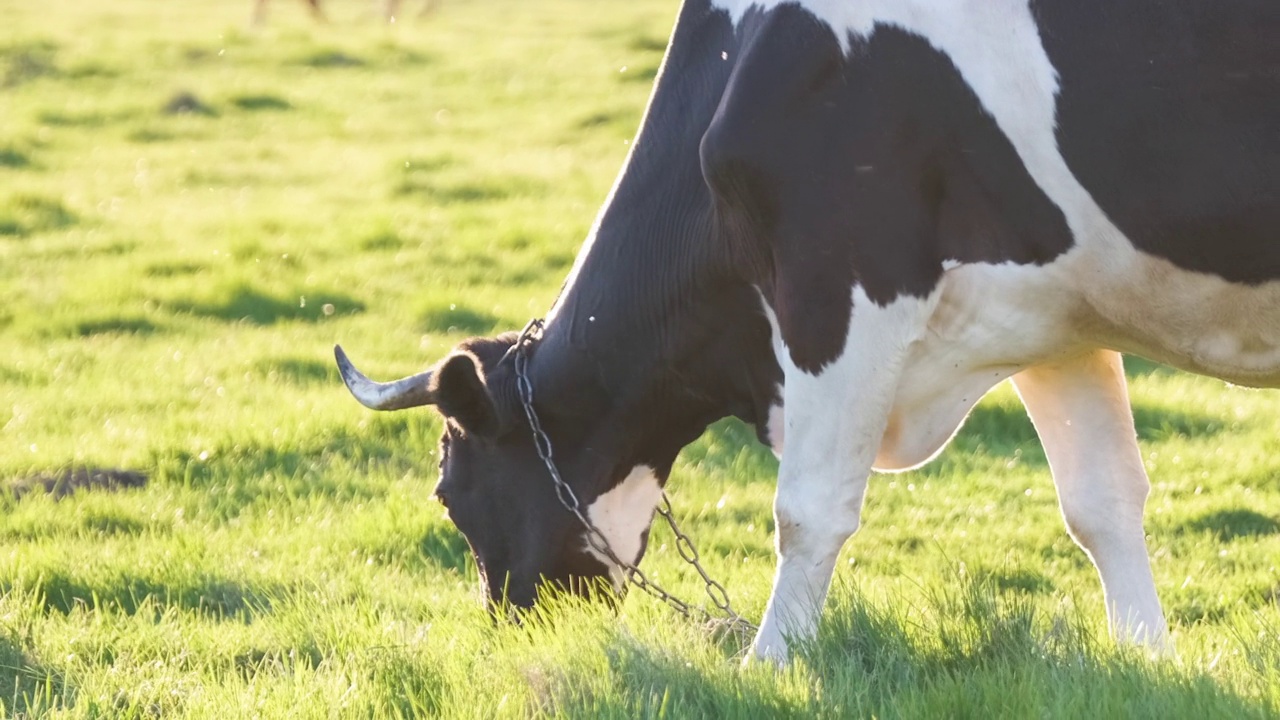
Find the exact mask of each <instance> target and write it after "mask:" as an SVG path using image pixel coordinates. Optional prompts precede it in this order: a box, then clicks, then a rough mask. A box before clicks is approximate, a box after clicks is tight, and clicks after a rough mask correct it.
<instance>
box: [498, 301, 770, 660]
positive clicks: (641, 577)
mask: <svg viewBox="0 0 1280 720" xmlns="http://www.w3.org/2000/svg"><path fill="white" fill-rule="evenodd" d="M542 327H543V323H542V320H541V319H539V318H534V319H533V320H530V321H529V324H528V325H526V326H525V328H524V330H522V331H521V332H520V336H519V338H517V339H516V342H515V345H513V346H512V347H511V351H510V352H509V353H508V355H509V356H511V357H512V358H513V360H514V362H515V370H516V388H517V390H518V391H519V393H520V404H521V405H522V406H523V407H524V415H525V418H526V419H527V420H528V421H529V428H530V430H531V431H532V432H533V446H534V449H535V450H536V451H537V453H538V457H539V458H541V459H542V464H543V465H545V466H546V468H547V472H548V473H549V474H550V475H551V481H552V482H553V483H554V484H555V489H556V497H557V498H559V500H560V504H561V505H564V507H565V509H567V510H568V511H569V512H571V513H573V515H574V517H576V518H578V522H580V523H582V526H583V527H584V528H586V539H587V543H588V544H589V545H590V546H591V548H592V549H593V550H595V551H597V552H599V553H600V554H601V555H604V556H605V557H607V558H609V560H610V561H611V562H613V563H614V565H616V566H617V567H619V568H622V570H623V572H624V573H626V576H627V582H628V583H630V584H631V585H634V586H636V587H638V588H640V589H641V590H643V591H644V592H646V593H648V594H649V595H651V596H653V597H655V598H657V599H658V600H659V601H661V602H663V603H666V604H667V605H668V606H670V607H671V608H673V609H674V610H675V611H676V612H679V613H680V614H681V615H683V616H685V617H686V618H689V619H694V618H695V615H696V616H697V619H700V620H702V621H704V622H710V623H726V624H727V626H728V629H729V630H731V631H736V632H738V633H740V634H743V635H748V634H751V633H754V632H755V631H756V630H757V629H758V628H756V626H755V625H753V624H752V623H750V622H748V621H747V620H746V619H745V618H743V617H742V616H741V615H739V614H738V613H737V612H735V611H734V609H733V606H732V605H731V604H730V603H729V593H728V591H726V590H725V589H724V586H723V585H721V584H720V583H718V582H716V581H715V580H714V579H713V578H712V577H711V576H710V575H709V574H708V573H707V571H706V569H705V568H703V567H702V562H701V556H700V555H699V554H698V549H697V548H696V547H694V545H693V541H692V540H691V539H689V536H688V535H686V534H684V533H683V532H681V530H680V527H679V526H678V525H677V524H676V519H675V515H674V514H672V511H671V502H670V501H669V500H668V499H667V494H666V493H665V492H664V493H663V494H662V504H661V505H660V506H659V507H658V508H657V513H658V514H659V515H661V516H662V518H663V519H664V520H666V521H667V525H669V526H670V527H671V532H672V533H673V534H674V535H675V538H676V550H677V551H678V552H679V553H680V557H682V558H684V560H685V561H686V562H688V563H689V564H690V565H692V566H693V567H694V569H696V570H697V571H698V575H700V576H701V577H702V582H703V583H704V584H705V586H706V590H707V596H708V597H710V598H711V602H713V603H715V605H716V607H718V608H720V610H721V611H722V612H723V613H724V614H725V615H726V617H725V618H716V617H714V616H713V615H712V614H711V613H709V612H707V610H706V609H705V608H702V607H694V606H692V605H690V604H689V603H687V602H685V601H683V600H681V599H680V598H678V597H676V596H675V595H672V594H671V593H669V592H667V591H666V590H663V589H662V588H661V587H660V586H659V585H658V584H657V583H655V582H654V581H652V580H650V579H649V577H648V576H647V575H645V574H644V571H643V570H641V569H640V568H639V567H637V566H636V565H634V564H632V563H629V562H625V561H623V560H622V559H621V558H619V557H618V555H617V553H615V552H614V551H613V548H612V547H610V546H609V540H608V539H607V538H606V537H605V536H604V533H603V532H601V531H600V528H598V527H596V526H595V524H594V523H592V522H591V520H590V518H588V517H587V515H586V513H585V512H583V508H582V502H581V501H580V500H578V495H577V493H575V492H574V491H573V488H572V487H570V486H569V483H567V482H565V481H564V478H562V477H560V471H559V469H557V467H556V464H555V458H554V455H553V451H552V448H551V438H549V437H548V436H547V433H546V431H544V430H543V429H542V423H541V422H540V421H539V420H538V414H537V413H536V412H534V409H533V381H532V380H530V379H529V354H528V349H529V346H530V345H532V344H533V342H534V340H535V339H536V337H537V336H539V335H541V334H542Z"/></svg>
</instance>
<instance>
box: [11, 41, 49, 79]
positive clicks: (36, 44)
mask: <svg viewBox="0 0 1280 720" xmlns="http://www.w3.org/2000/svg"><path fill="white" fill-rule="evenodd" d="M57 53H58V46H57V44H56V43H53V42H50V41H48V40H34V41H28V42H18V43H14V44H7V45H4V46H0V87H3V88H14V87H17V86H19V85H22V84H24V83H28V82H31V81H33V80H38V79H40V78H44V77H53V76H56V75H57V74H58V67H57V63H56V62H55V59H56V56H57Z"/></svg>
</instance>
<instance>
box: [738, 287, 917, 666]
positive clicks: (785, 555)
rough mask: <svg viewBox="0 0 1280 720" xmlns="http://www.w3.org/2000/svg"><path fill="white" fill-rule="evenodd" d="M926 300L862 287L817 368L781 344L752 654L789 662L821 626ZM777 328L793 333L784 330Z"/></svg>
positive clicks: (776, 330)
mask: <svg viewBox="0 0 1280 720" xmlns="http://www.w3.org/2000/svg"><path fill="white" fill-rule="evenodd" d="M925 305H926V302H925V301H922V300H919V299H916V298H908V299H904V300H899V301H896V302H894V303H892V304H890V305H889V306H888V307H880V306H877V305H874V304H873V303H871V302H870V301H869V300H868V299H867V298H866V296H865V295H862V296H861V297H860V298H859V297H858V293H857V292H856V293H855V300H854V308H853V315H852V318H851V320H850V323H849V330H848V335H847V339H846V341H845V347H844V350H843V352H842V354H841V356H840V357H839V358H837V359H836V360H835V361H834V362H832V363H830V364H828V365H826V366H825V367H824V368H823V369H822V370H821V371H820V372H818V373H817V374H812V373H809V372H806V371H804V370H801V369H799V368H797V367H796V365H795V363H793V362H792V359H791V356H790V354H789V351H788V350H787V348H786V347H779V348H778V359H779V362H780V363H781V365H782V367H783V373H784V376H785V383H786V384H785V387H784V389H783V416H784V425H785V431H784V432H785V437H786V440H785V446H784V449H783V451H782V461H781V465H780V467H779V471H778V490H777V496H776V498H775V500H774V518H775V520H776V527H777V531H776V532H777V537H776V542H777V550H778V570H777V575H776V576H775V578H774V581H773V592H772V593H771V595H770V596H769V605H768V607H767V608H766V609H765V614H764V619H763V621H762V622H761V624H760V631H759V633H758V634H757V635H756V639H755V643H754V645H753V651H754V655H755V656H756V657H759V658H766V659H769V660H773V661H775V662H779V663H781V662H786V661H787V660H788V656H789V652H790V650H789V647H788V644H789V641H790V640H794V639H807V638H811V637H813V636H814V634H815V633H816V632H817V627H818V620H819V617H820V615H821V612H822V606H823V604H824V602H825V601H826V596H827V590H828V587H829V585H830V583H831V576H832V573H833V572H834V570H835V564H836V559H837V557H838V555H839V554H840V549H841V547H842V546H843V545H844V542H845V540H847V539H848V538H849V536H850V535H852V534H853V533H854V531H856V530H857V529H858V524H859V522H860V518H861V514H862V499H863V495H864V493H865V491H866V487H867V477H868V475H869V474H870V472H871V464H872V462H873V461H874V459H875V456H876V452H877V450H878V449H879V447H880V443H881V440H882V439H883V437H884V431H885V427H886V425H887V423H888V417H889V412H890V410H891V409H892V406H893V398H894V394H895V392H896V389H897V383H898V378H899V377H900V374H901V370H902V366H903V362H904V359H905V357H906V351H907V348H908V347H909V346H910V343H911V339H912V338H914V337H915V336H917V335H918V334H919V333H921V332H923V328H924V325H925V317H926V314H925V312H924V311H923V307H924V306H925ZM784 322H785V320H784ZM781 335H782V337H786V336H787V335H788V333H787V331H786V328H785V327H784V328H782V330H781ZM774 336H775V338H776V337H778V336H779V330H778V327H777V323H776V322H775V330H774Z"/></svg>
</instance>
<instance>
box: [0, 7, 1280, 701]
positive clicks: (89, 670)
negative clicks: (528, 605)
mask: <svg viewBox="0 0 1280 720" xmlns="http://www.w3.org/2000/svg"><path fill="white" fill-rule="evenodd" d="M300 5H301V3H290V2H285V1H284V0H277V2H276V3H274V4H273V9H272V17H271V21H270V24H269V25H268V26H267V27H266V28H264V29H260V30H251V29H249V27H248V24H247V23H248V18H249V11H250V7H249V3H248V2H247V0H246V2H244V3H239V2H214V1H213V0H190V1H188V2H181V3H157V2H146V1H145V0H116V1H114V2H111V3H86V2H81V1H80V0H49V1H48V2H43V3H21V2H17V1H16V0H0V18H3V20H0V23H3V27H2V28H0V349H2V350H3V352H2V353H0V480H3V481H4V482H5V483H6V485H8V486H11V487H12V486H14V484H15V483H19V484H20V483H23V482H26V484H25V485H22V487H29V488H34V487H36V486H35V485H32V484H31V483H30V482H29V481H26V479H28V478H31V477H32V476H34V475H40V474H44V475H47V476H56V475H58V474H59V473H61V472H63V471H66V470H68V469H71V468H75V467H83V466H101V467H118V468H131V469H137V470H141V471H144V472H146V473H148V475H149V481H148V483H147V484H146V486H145V487H142V488H125V489H117V490H114V491H108V490H103V489H91V490H80V491H77V492H74V493H72V494H69V495H66V496H65V497H62V498H61V499H57V498H55V497H52V496H49V495H47V494H46V493H44V492H43V491H42V490H32V491H29V492H26V493H25V494H22V495H21V497H20V498H19V497H15V496H13V495H14V494H13V493H3V494H0V549H2V550H3V551H2V552H0V591H2V592H0V703H3V705H4V709H5V711H6V713H7V714H10V715H12V714H17V713H20V712H22V713H26V714H27V715H28V716H59V717H61V716H67V717H112V718H117V717H125V718H127V717H139V718H141V717H157V716H164V717H170V716H174V717H192V718H202V717H207V718H225V717H252V716H261V717H334V716H337V717H426V716H441V717H458V718H471V717H474V718H490V717H525V716H528V715H537V714H547V715H550V714H562V715H568V716H571V717H627V718H630V717H636V716H666V717H766V716H779V717H785V716H799V717H813V716H819V717H849V716H855V717H856V716H869V715H876V716H882V717H935V716H948V717H950V716H975V717H988V716H993V715H1003V716H1010V717H1024V716H1055V717H1082V716H1105V717H1117V716H1126V717H1128V716H1138V717H1160V718H1165V717H1174V716H1182V717H1195V718H1200V717H1263V716H1268V715H1271V716H1274V715H1275V714H1277V713H1280V571H1277V558H1280V439H1278V437H1277V436H1278V433H1277V428H1280V409H1278V406H1277V400H1276V397H1277V396H1276V394H1275V393H1264V392H1254V391H1248V390H1243V389H1239V388H1230V387H1226V386H1224V385H1223V384H1221V383H1218V382H1216V381H1211V380H1206V379H1202V378H1194V377H1191V376H1187V375H1183V374H1178V373H1173V372H1168V371H1164V370H1162V369H1160V368H1157V367H1154V366H1152V365H1150V364H1147V363H1144V362H1141V361H1135V362H1133V363H1131V368H1130V369H1131V377H1132V380H1133V398H1134V404H1135V411H1136V416H1137V420H1138V425H1139V433H1140V436H1141V439H1142V442H1143V456H1144V459H1145V461H1146V463H1147V467H1148V470H1149V471H1150V472H1151V474H1152V478H1153V485H1154V488H1153V492H1152V497H1151V501H1150V504H1149V510H1148V521H1147V528H1148V533H1149V544H1150V548H1151V551H1152V556H1153V563H1154V569H1155V575H1156V582H1157V585H1158V587H1159V589H1160V592H1161V594H1162V596H1163V598H1164V601H1165V606H1166V609H1167V611H1168V614H1169V617H1170V620H1171V623H1172V627H1173V633H1174V641H1175V644H1176V646H1177V649H1178V653H1177V656H1176V657H1175V658H1171V659H1170V658H1166V659H1156V660H1152V659H1150V658H1147V657H1144V656H1142V655H1141V654H1140V653H1134V652H1126V651H1123V650H1119V649H1117V648H1115V647H1114V646H1113V644H1112V643H1111V642H1110V641H1109V640H1108V639H1107V637H1106V628H1105V620H1104V617H1103V611H1102V599H1101V590H1100V588H1099V587H1098V582H1097V579H1096V575H1095V573H1094V571H1093V568H1092V567H1091V566H1090V565H1089V563H1088V560H1087V558H1086V557H1085V556H1084V554H1083V553H1082V552H1081V551H1080V550H1079V549H1078V548H1076V547H1075V545H1074V544H1073V543H1072V542H1071V541H1070V539H1069V538H1068V537H1067V535H1066V533H1065V531H1064V529H1063V527H1062V522H1061V519H1060V518H1059V516H1058V511H1057V506H1056V499H1055V497H1054V494H1053V488H1052V484H1051V482H1050V479H1049V474H1048V468H1047V465H1046V463H1045V459H1044V455H1043V453H1042V451H1041V450H1040V448H1039V445H1038V443H1037V442H1036V440H1035V434H1034V431H1033V430H1032V428H1031V426H1030V423H1029V422H1028V421H1027V419H1026V416H1025V413H1024V412H1023V411H1022V409H1021V407H1020V406H1019V405H1018V403H1017V399H1016V398H1015V397H1014V395H1013V393H1012V392H1011V391H1009V390H1008V389H1000V390H998V391H997V392H996V393H994V394H993V395H992V396H990V397H989V398H987V399H986V400H984V402H983V403H982V404H981V405H980V406H979V407H978V409H977V410H976V411H975V413H974V415H973V416H972V417H971V418H970V420H969V422H968V424H967V425H966V427H965V429H964V430H963V431H962V433H961V435H960V436H959V437H958V438H957V439H956V442H955V443H954V444H953V446H952V447H951V448H950V449H949V450H947V451H946V452H945V453H944V454H943V455H942V456H941V457H940V458H939V459H938V460H937V461H935V462H934V463H933V464H931V465H930V466H928V467H926V468H924V469H921V470H919V471H916V472H913V473H906V474H901V475H884V476H876V477H874V478H872V481H871V491H870V493H869V499H868V503H867V508H866V512H865V516H864V521H865V522H864V529H863V530H862V531H861V532H860V533H859V535H858V536H857V537H856V538H855V540H854V541H853V542H851V543H850V545H849V547H848V548H846V551H845V555H844V557H843V558H842V561H841V563H840V568H839V571H838V573H837V581H836V590H835V592H834V596H833V600H832V603H831V607H830V609H829V612H828V613H827V616H826V617H827V622H826V624H825V625H824V627H823V629H822V632H821V635H820V637H819V639H818V640H817V641H816V642H815V643H814V644H812V645H811V646H809V647H806V648H804V649H803V650H802V651H801V653H800V654H799V657H798V659H797V661H796V662H795V663H794V664H793V665H792V666H791V667H789V668H787V669H785V670H782V671H774V670H772V669H768V668H761V667H748V668H745V669H743V668H740V667H739V662H738V661H739V659H740V658H741V656H742V654H743V650H744V647H743V645H742V643H741V642H740V641H737V640H734V639H717V638H716V637H713V636H712V635H710V634H708V633H706V632H704V631H703V630H702V629H701V628H699V627H697V626H696V625H693V624H690V623H686V622H684V621H682V620H680V619H679V618H677V617H675V616H673V615H672V614H671V613H670V612H669V611H667V610H666V609H665V608H663V607H661V606H658V605H656V604H655V603H653V602H651V601H649V600H648V599H646V598H643V597H632V598H630V599H628V601H627V602H626V604H625V606H624V608H623V611H622V613H621V615H619V616H615V615H612V614H609V613H608V612H605V611H603V610H601V609H599V608H585V607H581V606H577V605H575V604H573V603H569V604H568V606H567V607H561V608H557V609H556V610H554V611H551V612H550V613H549V616H548V618H546V620H545V621H541V622H533V623H530V624H529V625H526V626H525V627H523V628H513V627H505V626H494V625H493V624H492V623H490V621H489V618H488V616H487V615H486V614H485V613H484V611H483V609H482V608H481V606H480V603H479V597H478V595H477V592H478V589H477V585H476V578H475V570H474V568H473V567H472V565H471V560H470V558H469V556H468V553H467V550H466V545H465V543H464V542H463V541H462V539H461V537H460V536H459V535H458V534H457V533H456V532H454V531H453V529H452V527H451V526H450V524H449V523H448V521H447V520H445V519H444V518H443V517H442V514H441V511H440V509H439V506H438V505H437V504H436V503H435V502H434V501H433V500H431V498H430V497H429V496H430V492H431V488H432V484H433V482H434V472H435V471H434V467H435V459H434V458H433V457H432V453H434V451H435V441H436V435H437V434H438V432H439V422H438V420H437V419H436V418H435V416H434V415H432V414H431V413H429V412H422V413H407V414H400V415H393V416H375V415H373V414H371V413H368V412H366V411H364V410H363V409H361V408H359V407H358V406H356V405H355V403H353V402H352V401H351V400H350V399H349V398H348V397H347V396H346V393H345V391H344V390H343V389H342V388H341V385H340V381H339V380H338V379H337V376H336V373H335V372H334V371H333V369H332V366H331V355H330V352H331V348H332V345H333V344H334V343H335V342H338V341H341V342H342V343H343V344H344V345H345V346H346V347H348V348H349V349H350V350H351V352H352V353H353V356H355V357H356V359H357V360H358V361H359V362H360V363H361V365H362V366H365V367H367V368H369V369H370V370H371V371H374V372H376V373H377V374H378V375H380V376H391V375H396V374H407V373H409V372H414V371H416V370H418V369H420V368H421V367H422V366H423V365H425V364H426V363H428V362H431V361H433V360H435V359H436V358H438V357H439V356H440V355H441V354H442V353H444V352H446V351H447V350H448V348H450V347H452V345H453V344H454V343H456V342H457V341H458V340H460V339H462V338H463V337H465V336H467V335H469V334H475V333H487V332H490V331H492V330H495V329H515V328H519V327H520V326H522V325H523V324H524V322H525V321H526V320H527V319H528V317H530V316H533V315H539V314H542V313H543V312H545V310H546V309H547V307H548V306H549V304H550V302H551V300H552V298H553V297H554V295H555V292H556V290H557V288H558V287H559V284H560V281H561V279H562V278H563V277H564V275H565V273H566V272H567V271H568V268H569V266H570V265H571V263H572V260H573V256H574V252H575V251H576V248H577V245H578V243H579V242H580V241H581V238H582V237H583V236H584V234H585V232H586V230H587V228H588V227H589V226H590V224H591V222H592V219H593V217H594V213H595V211H596V208H597V207H598V205H599V203H600V202H601V201H602V199H603V197H604V196H605V193H606V192H607V189H608V187H609V184H610V183H611V181H612V179H613V175H614V173H615V172H616V170H617V168H618V167H619V165H620V164H621V161H622V158H623V157H624V155H625V153H626V151H627V145H626V144H625V143H626V142H627V141H628V140H629V139H630V137H631V135H632V134H633V132H634V130H635V127H636V124H637V123H638V122H639V118H640V113H641V110H642V107H643V103H644V101H645V98H646V96H647V93H648V89H649V81H650V80H651V79H652V76H653V71H654V69H655V68H656V66H657V64H658V62H659V60H660V57H661V52H662V48H663V46H664V43H665V37H666V34H667V32H668V30H669V27H670V24H671V22H672V20H673V17H674V13H675V10H676V7H675V5H676V3H674V2H657V1H656V0H652V1H650V0H646V1H645V2H622V1H621V0H538V1H536V2H533V1H519V0H457V2H447V3H445V4H444V5H443V7H442V8H440V9H439V10H438V11H437V12H436V13H435V14H433V15H431V16H429V17H427V18H425V19H423V20H421V21H413V22H402V23H399V24H397V25H396V26H394V27H391V28H388V27H384V26H383V25H381V24H380V23H377V22H375V21H374V19H373V13H371V12H370V10H369V8H367V7H366V6H365V5H363V4H361V3H357V2H354V1H349V2H341V1H339V0H334V2H332V3H331V8H332V10H331V13H330V15H331V22H330V23H329V24H328V25H324V26H317V25H313V24H311V23H310V21H309V20H308V19H307V17H306V15H305V13H304V12H303V9H302V8H301V7H300ZM624 68H625V69H624ZM775 471H776V463H775V461H774V459H773V457H772V455H771V454H770V453H769V452H768V451H767V450H765V449H763V448H761V447H759V446H758V445H756V444H755V443H754V441H753V440H752V433H751V432H750V431H748V430H746V429H744V428H742V427H740V426H738V425H736V424H733V423H722V424H719V425H717V426H716V427H715V428H713V430H712V431H710V432H709V433H708V434H707V435H706V436H704V437H703V438H702V439H701V440H699V441H698V442H697V443H695V444H694V445H693V446H691V447H690V448H688V449H687V450H686V451H685V453H684V454H683V455H682V457H681V460H680V461H679V462H678V463H677V467H676V472H675V477H674V480H673V484H672V495H673V501H674V503H675V505H676V509H677V513H678V515H679V516H680V518H681V520H682V524H683V525H684V527H685V529H686V530H688V531H690V532H691V534H692V535H693V536H694V538H695V540H696V541H697V543H698V545H699V547H700V548H701V549H702V552H703V555H704V558H705V560H706V562H707V564H708V566H709V567H710V569H711V570H712V572H713V573H714V574H715V575H716V577H718V578H720V579H722V580H723V581H724V582H725V584H726V585H727V586H728V587H729V589H730V592H731V594H732V597H733V600H734V603H735V605H736V606H737V607H738V608H739V609H740V610H742V611H743V612H744V613H746V614H747V615H748V616H750V617H753V618H758V617H759V615H760V613H761V612H762V610H763V607H764V603H765V601H766V599H767V596H768V591H769V582H770V580H771V578H772V572H773V550H772V530H773V527H772V520H771V517H770V510H769V509H770V504H771V498H772V492H773V477H774V473H775ZM645 569H646V571H647V572H648V573H649V574H650V575H651V576H653V577H655V578H657V579H658V580H659V581H660V582H662V583H663V584H664V585H667V586H669V587H670V588H671V589H673V590H675V591H677V592H678V593H679V594H681V595H682V596H685V597H688V598H700V597H701V592H702V588H701V583H700V582H699V581H698V580H697V578H696V576H695V575H694V574H692V573H689V572H686V571H685V569H684V568H683V567H682V565H681V563H680V562H679V557H678V554H677V553H676V551H675V547H674V543H673V541H672V539H671V538H670V536H669V535H668V534H667V533H666V531H665V530H663V529H658V530H656V531H655V534H654V537H653V541H652V543H651V549H650V552H649V555H648V557H647V559H646V562H645Z"/></svg>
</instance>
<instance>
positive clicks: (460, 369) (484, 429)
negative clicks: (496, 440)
mask: <svg viewBox="0 0 1280 720" xmlns="http://www.w3.org/2000/svg"><path fill="white" fill-rule="evenodd" d="M431 385H432V391H433V393H434V394H435V396H436V398H437V400H436V404H437V405H438V406H439V408H440V412H442V413H444V415H445V416H446V417H448V418H450V419H452V420H454V421H456V422H457V423H458V424H459V425H461V426H462V428H463V429H465V430H466V431H467V432H469V433H476V434H477V435H483V436H486V437H492V436H494V435H496V434H497V432H498V410H497V407H496V406H495V404H494V402H493V398H492V397H490V396H489V391H488V389H487V388H485V383H484V380H483V379H482V378H481V377H480V369H479V368H478V367H477V366H476V362H475V360H474V359H473V358H472V356H471V355H469V354H467V353H455V354H453V355H450V356H449V357H448V358H446V359H445V361H444V363H443V364H442V365H441V366H440V367H439V368H438V369H437V370H436V371H435V374H434V375H432V378H431Z"/></svg>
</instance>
